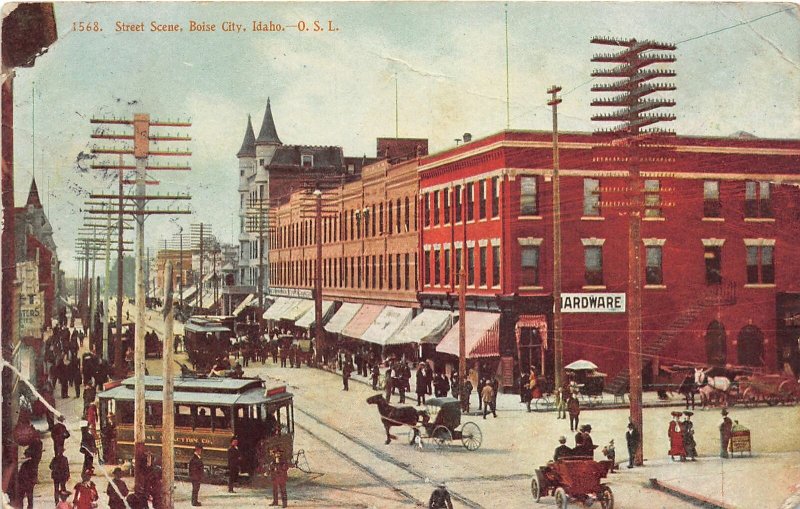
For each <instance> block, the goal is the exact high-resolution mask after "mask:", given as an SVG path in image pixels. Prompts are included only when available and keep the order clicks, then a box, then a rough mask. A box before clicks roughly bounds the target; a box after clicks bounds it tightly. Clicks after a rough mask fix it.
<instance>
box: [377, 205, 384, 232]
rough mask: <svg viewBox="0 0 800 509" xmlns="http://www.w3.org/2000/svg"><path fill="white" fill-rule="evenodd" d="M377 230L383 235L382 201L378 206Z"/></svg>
mask: <svg viewBox="0 0 800 509" xmlns="http://www.w3.org/2000/svg"><path fill="white" fill-rule="evenodd" d="M378 230H380V233H381V235H383V203H381V204H380V206H379V207H378Z"/></svg>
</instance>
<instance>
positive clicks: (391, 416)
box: [367, 394, 427, 445]
mask: <svg viewBox="0 0 800 509" xmlns="http://www.w3.org/2000/svg"><path fill="white" fill-rule="evenodd" d="M367 403H369V404H370V405H378V412H379V413H380V414H381V422H383V427H384V428H386V444H387V445H388V444H389V443H391V441H392V439H393V438H394V439H397V437H396V436H394V435H391V434H390V433H389V428H391V427H392V426H402V425H404V424H405V425H407V426H416V424H417V422H419V418H420V417H423V416H427V413H426V412H425V411H424V410H422V411H420V410H417V409H416V408H414V407H411V406H401V407H394V406H392V405H390V404H389V403H387V402H386V399H385V398H384V397H383V395H381V394H376V395H374V396H370V397H369V398H367Z"/></svg>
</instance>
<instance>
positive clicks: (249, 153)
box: [236, 115, 256, 157]
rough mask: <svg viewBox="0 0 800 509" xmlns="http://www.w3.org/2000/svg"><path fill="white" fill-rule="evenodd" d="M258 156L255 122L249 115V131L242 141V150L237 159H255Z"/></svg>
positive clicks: (237, 154)
mask: <svg viewBox="0 0 800 509" xmlns="http://www.w3.org/2000/svg"><path fill="white" fill-rule="evenodd" d="M255 156H256V135H255V133H254V132H253V121H252V120H251V119H250V115H247V130H246V131H245V133H244V140H242V148H240V149H239V152H237V153H236V157H255Z"/></svg>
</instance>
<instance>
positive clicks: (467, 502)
mask: <svg viewBox="0 0 800 509" xmlns="http://www.w3.org/2000/svg"><path fill="white" fill-rule="evenodd" d="M295 412H297V413H301V414H303V415H304V416H306V417H308V418H309V419H311V420H312V421H314V422H315V423H317V424H318V425H320V426H323V427H325V428H327V429H329V430H331V431H333V432H335V433H336V434H338V435H340V436H342V437H344V438H345V439H346V440H348V441H350V442H352V443H354V444H356V445H358V446H359V447H361V448H362V449H366V450H367V451H369V452H370V453H371V454H372V455H373V456H375V457H377V458H378V459H380V460H381V461H384V462H386V463H388V464H390V465H392V466H394V467H396V468H399V469H401V470H403V471H404V472H406V473H408V474H410V475H411V476H413V477H415V478H417V479H419V480H420V481H422V482H423V483H424V482H426V479H427V478H428V476H426V475H425V474H423V473H422V472H420V471H419V470H417V469H415V468H413V467H411V466H410V465H408V464H407V463H404V462H402V461H398V460H397V459H395V458H394V457H393V456H391V455H390V454H388V453H386V452H384V451H382V450H380V449H378V448H377V447H375V446H373V445H371V444H369V443H367V442H365V441H364V440H361V439H359V438H356V437H353V436H351V435H348V434H347V433H345V432H344V431H342V430H341V429H339V428H337V427H335V426H332V425H330V424H329V423H327V422H325V421H323V420H321V419H320V418H319V417H317V416H315V415H313V414H311V413H309V412H307V411H305V410H302V409H300V408H297V407H295ZM295 426H297V427H300V428H301V429H302V430H303V431H305V432H307V433H309V434H310V435H311V436H313V437H314V438H316V439H317V440H320V441H321V442H322V443H324V444H325V445H327V446H328V447H330V448H331V449H332V450H334V451H335V452H336V454H337V455H339V456H341V457H342V458H344V459H345V460H347V461H348V462H350V463H351V464H353V465H355V466H357V467H358V468H360V469H361V470H364V471H365V472H367V474H368V475H370V476H371V477H373V478H375V479H376V480H378V481H379V482H381V484H384V485H385V486H387V487H389V488H391V489H392V490H393V491H396V492H397V493H400V494H401V495H403V496H404V497H405V498H408V499H409V500H412V501H414V502H415V503H417V504H420V505H423V506H425V505H427V503H426V502H425V501H422V500H419V499H418V498H416V497H415V496H414V495H411V494H410V493H408V492H406V491H405V490H402V489H401V488H398V487H397V486H396V485H395V484H394V483H392V482H391V481H389V480H387V479H385V478H384V477H382V476H380V475H379V474H377V473H375V472H374V470H372V469H370V468H369V466H367V465H364V464H363V463H361V462H359V461H358V460H356V459H355V458H353V457H352V456H350V455H348V454H347V453H345V452H343V451H341V450H340V449H338V448H336V447H335V446H333V445H332V444H331V443H330V442H328V441H327V440H324V439H322V438H321V437H319V436H318V435H317V434H315V433H313V432H312V431H311V430H309V429H308V427H306V426H302V425H301V424H298V423H297V422H296V421H295ZM448 491H449V492H450V497H451V498H453V499H455V500H457V501H458V502H460V503H461V504H463V505H464V506H465V507H471V508H473V509H483V506H482V505H481V504H479V503H478V502H475V501H474V500H471V499H469V498H467V497H466V496H464V495H461V494H459V493H458V492H455V491H453V490H452V489H450V488H448Z"/></svg>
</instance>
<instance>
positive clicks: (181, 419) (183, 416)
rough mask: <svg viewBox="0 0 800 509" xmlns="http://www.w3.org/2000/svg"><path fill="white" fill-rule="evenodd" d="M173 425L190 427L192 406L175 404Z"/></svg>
mask: <svg viewBox="0 0 800 509" xmlns="http://www.w3.org/2000/svg"><path fill="white" fill-rule="evenodd" d="M175 427H176V428H191V427H192V407H190V406H188V405H177V406H176V407H175Z"/></svg>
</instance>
